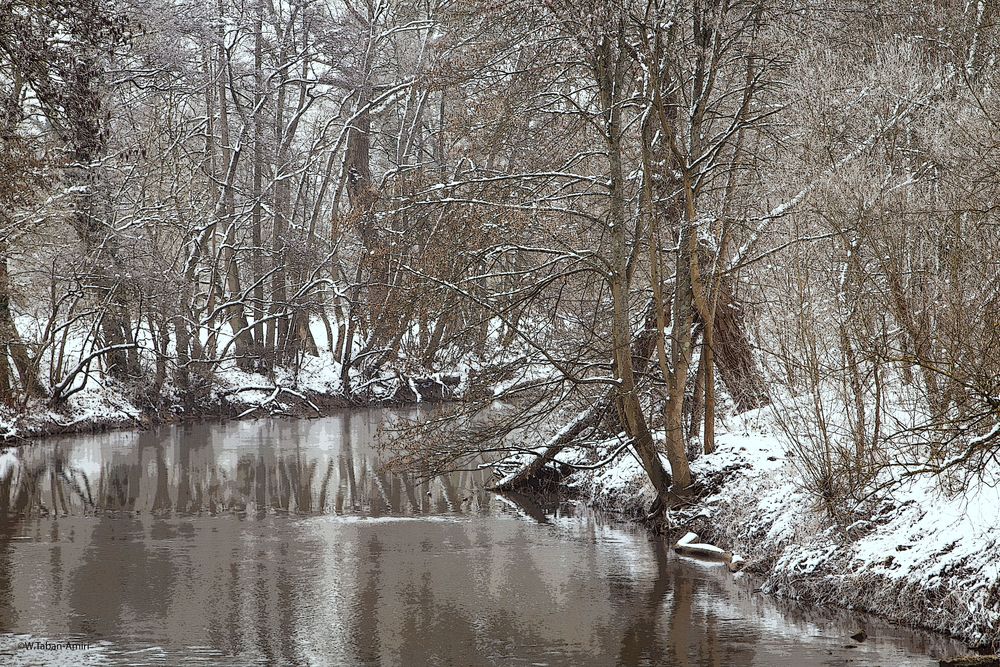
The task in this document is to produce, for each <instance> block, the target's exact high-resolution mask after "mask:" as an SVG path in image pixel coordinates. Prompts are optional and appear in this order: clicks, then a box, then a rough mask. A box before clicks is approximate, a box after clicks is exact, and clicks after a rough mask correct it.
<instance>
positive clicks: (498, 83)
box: [0, 0, 1000, 523]
mask: <svg viewBox="0 0 1000 667" xmlns="http://www.w3.org/2000/svg"><path fill="white" fill-rule="evenodd" d="M998 18H1000V16H998V11H997V7H996V5H994V4H993V3H988V2H984V1H979V2H974V1H965V2H962V1H951V0H933V1H931V0H927V1H926V2H915V3H911V4H910V5H908V6H906V7H903V6H901V5H900V4H899V3H896V2H850V1H839V0H819V1H816V2H801V1H800V0H585V1H576V0H572V1H571V0H543V1H540V0H509V1H505V2H489V1H486V0H267V1H265V0H218V2H204V1H198V2H192V1H189V0H174V1H173V2H169V3H157V2H148V1H147V0H73V1H72V2H71V1H69V0H50V1H42V0H4V1H3V2H2V4H0V137H2V142H0V428H4V429H6V431H7V436H8V437H16V436H17V435H18V434H19V433H20V434H30V432H31V424H32V419H38V418H39V416H40V415H42V416H46V418H47V419H50V420H53V421H55V422H56V423H63V422H65V421H71V420H75V421H81V420H82V421H85V420H86V419H88V418H90V417H92V416H93V414H95V413H101V412H102V411H104V412H107V411H109V410H110V411H114V410H118V411H120V412H122V411H123V413H124V414H127V415H132V418H133V419H135V418H136V417H135V415H148V416H153V417H154V418H155V419H158V420H160V419H163V420H165V419H170V418H172V417H174V416H178V415H185V414H192V415H194V414H206V413H209V412H211V411H212V410H214V409H217V408H218V405H219V403H220V402H226V401H230V402H231V401H233V400H235V399H236V397H239V396H244V397H254V396H255V397H257V398H255V399H253V401H252V402H251V403H249V404H247V405H248V407H247V410H246V411H245V412H246V413H250V412H256V413H257V414H261V413H267V412H270V411H280V410H282V409H284V408H287V407H288V405H287V403H295V404H299V405H308V406H311V407H312V408H315V409H317V410H319V408H317V407H316V405H315V401H317V400H318V398H317V397H319V396H328V397H332V396H336V397H339V398H341V399H343V400H345V401H349V402H354V403H375V402H384V401H397V402H405V401H411V402H412V401H419V400H422V399H426V398H428V396H431V395H433V396H434V397H436V398H450V399H456V400H453V401H449V402H448V404H447V405H445V407H443V408H442V409H443V410H444V414H443V415H436V416H435V417H434V418H433V419H430V420H425V421H424V422H422V423H419V424H414V425H413V427H412V428H411V429H407V430H405V431H404V433H405V435H404V437H402V438H396V439H391V440H392V441H391V442H390V443H389V444H388V447H389V448H390V450H391V451H392V453H393V455H394V458H393V465H395V466H402V467H405V468H409V469H414V470H420V471H422V472H423V473H426V474H428V475H430V474H435V473H442V472H447V471H450V470H456V469H467V468H469V467H470V466H472V467H475V466H478V465H483V464H482V461H483V460H484V457H485V460H487V461H489V462H494V461H496V460H497V459H501V458H504V457H505V456H507V455H510V454H513V455H514V459H513V460H520V461H521V462H522V463H525V465H523V466H522V467H521V468H520V469H518V470H516V471H515V472H512V473H510V474H508V475H507V477H505V478H503V479H501V480H500V482H499V484H500V486H504V485H506V486H514V485H518V484H523V483H526V482H528V481H530V480H529V478H532V477H537V476H538V475H539V474H540V472H542V470H543V468H545V467H546V466H547V465H548V464H550V463H551V462H552V461H553V460H554V458H555V457H556V455H557V454H558V453H559V452H560V451H561V450H562V449H563V448H564V447H566V446H568V445H570V444H580V443H585V442H586V443H591V445H592V444H593V443H594V442H596V441H597V440H601V438H604V440H605V441H606V440H607V438H617V440H615V442H616V443H617V444H616V445H615V447H614V448H612V450H608V451H605V450H601V449H600V448H599V447H598V448H595V447H593V446H592V447H591V449H592V450H593V452H594V453H593V455H592V456H591V458H590V460H589V461H588V462H587V464H586V465H589V466H591V467H592V468H595V469H596V468H598V467H600V465H599V464H601V463H602V462H608V461H609V460H610V459H613V458H614V457H615V456H618V455H619V454H620V453H621V452H622V450H628V451H630V452H631V453H632V455H633V456H634V457H635V460H636V461H638V462H639V463H640V464H641V467H642V470H643V472H644V473H645V476H646V478H647V479H648V483H649V484H650V485H651V486H652V489H653V490H654V492H655V493H654V495H655V497H654V498H653V499H652V501H651V505H650V506H649V507H647V508H646V510H648V511H649V513H651V514H652V515H657V514H659V513H661V512H663V511H664V510H665V509H666V508H670V507H674V506H677V505H678V504H682V503H683V502H684V497H685V496H687V495H690V494H692V493H697V492H698V489H699V484H700V483H701V480H699V479H698V476H697V475H695V474H693V473H692V462H693V461H696V460H697V459H698V458H699V456H701V455H702V454H706V453H712V452H713V451H714V450H715V449H716V446H717V429H718V428H719V425H720V424H724V423H726V420H727V419H730V420H731V419H733V418H735V417H737V416H739V415H741V414H744V413H747V412H748V411H753V410H761V409H768V410H770V412H771V414H773V416H774V421H775V429H777V430H778V431H780V433H781V434H783V436H784V437H785V439H786V441H787V442H788V443H789V447H790V451H791V452H792V453H794V454H795V456H796V464H795V465H796V469H797V471H798V473H799V474H800V476H801V479H800V482H801V486H802V487H803V488H804V489H806V490H807V491H808V493H809V495H810V497H811V498H812V499H813V500H814V502H815V503H816V505H817V506H819V507H820V508H821V509H822V510H823V511H824V512H826V513H827V514H828V515H829V516H830V517H831V518H833V519H835V520H845V521H847V523H850V516H851V515H852V513H856V512H857V511H858V507H860V506H861V504H863V503H864V502H867V501H870V500H871V499H872V498H874V497H878V495H879V494H880V493H882V492H884V491H885V490H886V489H887V488H890V487H892V486H894V485H898V484H900V483H901V482H902V481H903V480H905V479H908V478H911V477H915V476H928V477H932V478H934V479H935V480H936V482H935V483H936V484H937V485H938V486H939V487H940V488H941V489H942V490H943V491H944V492H945V493H957V492H960V491H962V490H965V489H968V488H970V486H973V485H976V484H981V483H990V482H991V481H993V480H994V476H995V475H996V473H997V460H996V459H997V454H998V453H1000V416H998V415H1000V223H998V210H997V209H998V202H1000V198H998V195H1000V91H998V90H997V83H998V81H1000V79H998V73H1000V69H998V63H997V52H998V47H1000V30H998V23H997V21H998ZM247 400H250V399H249V398H248V399H247ZM286 402H287V403H286ZM241 405H243V404H241ZM497 405H500V406H503V407H502V409H496V408H495V407H491V406H497ZM108 406H111V407H108ZM123 406H124V407H123ZM240 410H242V408H240ZM125 421H128V420H127V419H126V420H125ZM415 434H416V435H415ZM588 438H589V439H588ZM519 456H520V457H521V459H518V457H519ZM524 457H527V458H524ZM510 460H512V459H509V458H508V459H507V461H508V462H509V461H510ZM557 467H558V466H555V467H554V466H551V465H550V466H549V468H550V472H552V470H553V469H555V468H557ZM845 517H846V518H845Z"/></svg>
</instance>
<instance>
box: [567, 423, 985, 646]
mask: <svg viewBox="0 0 1000 667" xmlns="http://www.w3.org/2000/svg"><path fill="white" fill-rule="evenodd" d="M615 444H616V443H615V442H614V441H612V442H610V443H608V445H607V449H612V448H613V447H614V446H615ZM558 458H559V459H561V460H565V461H568V462H571V463H572V462H577V461H581V462H582V461H584V460H586V454H585V452H584V451H582V450H566V451H564V452H563V453H562V454H561V455H560V456H559V457H558ZM664 463H666V461H665V459H664ZM692 467H693V471H694V473H695V475H696V476H697V478H698V479H700V480H702V481H703V482H704V483H705V484H706V486H707V487H708V488H710V489H711V491H710V492H709V493H708V495H707V496H705V497H704V498H702V499H701V500H700V501H699V503H698V504H697V505H696V506H695V507H694V508H689V509H688V510H687V511H685V512H684V516H683V518H680V517H678V518H675V520H676V521H679V522H680V524H681V525H678V526H675V527H676V528H685V529H686V528H687V527H692V529H694V530H696V532H698V533H699V534H701V535H703V536H704V537H705V539H706V540H708V541H711V542H712V543H714V544H717V545H718V546H720V547H722V548H725V549H729V550H731V551H734V552H739V553H740V554H743V555H745V556H746V558H747V560H748V569H749V570H751V571H753V572H755V573H757V574H760V575H762V576H763V577H764V578H765V582H764V590H765V592H768V593H770V594H774V595H778V596H783V597H792V598H799V599H806V600H811V601H815V602H816V603H819V604H832V605H837V606H841V607H847V608H851V609H858V610H861V611H866V612H871V613H874V614H877V615H879V616H882V617H885V618H888V619H890V620H893V621H897V622H902V623H906V624H908V625H913V626H919V627H923V628H926V629H930V630H935V631H938V632H943V633H947V634H950V635H953V636H956V637H959V638H961V639H963V640H965V641H967V642H969V643H970V644H973V645H976V646H980V647H989V648H991V649H992V650H994V651H996V650H997V649H998V648H1000V489H997V488H989V487H988V486H985V485H980V486H978V487H976V488H973V489H971V490H969V491H968V492H966V493H965V494H963V495H960V496H957V497H948V496H946V495H945V494H943V493H942V492H941V491H940V489H939V488H938V486H937V483H936V481H935V480H934V479H931V478H917V479H914V480H912V481H910V482H908V483H907V485H905V486H903V487H901V488H899V489H897V490H895V491H894V492H893V493H892V494H891V496H890V497H889V498H887V499H885V500H883V501H882V502H881V503H879V504H878V505H876V506H874V507H873V508H871V509H869V510H867V511H866V512H867V513H866V514H865V515H864V516H859V517H858V520H857V521H855V522H854V523H853V524H851V525H849V526H838V525H835V524H834V523H833V522H832V521H830V520H828V519H827V518H826V517H825V516H824V515H823V514H822V512H820V511H819V510H818V509H817V508H816V506H815V504H814V502H813V500H812V498H811V497H810V496H809V494H807V493H806V492H805V491H804V490H803V489H802V488H801V484H800V477H799V474H798V472H797V471H796V469H795V465H794V456H790V455H789V452H788V450H787V448H786V447H785V445H784V443H783V442H782V440H781V438H779V437H778V436H777V435H775V433H774V432H773V431H772V430H771V429H770V428H769V427H768V425H767V415H766V411H760V412H759V413H748V414H747V415H745V416H743V417H742V418H738V419H731V420H730V423H729V429H728V431H727V432H725V433H722V434H720V436H719V437H718V448H717V451H716V452H714V453H713V454H710V455H706V456H701V457H700V458H698V459H697V460H696V461H695V462H694V463H693V464H692ZM568 483H569V485H570V486H573V487H576V488H577V489H578V490H580V491H582V492H583V493H585V494H587V495H588V496H589V498H590V499H591V502H592V503H593V504H594V505H595V506H598V507H601V508H604V509H609V510H613V511H618V512H624V513H627V514H629V515H631V516H638V515H639V514H640V513H641V512H642V511H643V508H646V507H649V503H650V502H651V501H652V497H653V494H652V489H651V487H650V485H649V484H648V482H646V480H645V476H644V473H643V470H642V468H641V467H640V465H639V464H638V462H637V461H636V460H635V458H634V457H633V456H631V455H630V454H628V453H625V454H623V455H622V456H620V457H619V458H618V459H616V460H615V461H614V462H613V463H612V464H611V465H609V466H607V467H606V468H603V469H601V470H598V471H593V472H591V471H580V472H577V473H575V474H574V475H572V476H571V477H570V478H569V480H568Z"/></svg>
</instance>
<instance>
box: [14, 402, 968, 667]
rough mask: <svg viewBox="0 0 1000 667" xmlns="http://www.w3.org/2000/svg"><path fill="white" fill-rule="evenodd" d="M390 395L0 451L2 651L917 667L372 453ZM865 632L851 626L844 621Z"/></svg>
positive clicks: (886, 632)
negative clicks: (371, 404)
mask: <svg viewBox="0 0 1000 667" xmlns="http://www.w3.org/2000/svg"><path fill="white" fill-rule="evenodd" d="M396 414H397V413H393V412H390V411H378V410H353V411H345V412H343V413H341V414H338V415H335V416H332V417H326V418H322V419H315V420H296V419H282V420H261V421H252V422H250V421H242V422H229V423H221V424H220V423H196V424H184V425H180V426H173V427H164V428H159V429H155V430H152V431H146V432H114V433H106V434H99V435H90V436H74V437H71V438H60V439H49V440H46V441H42V442H39V443H36V444H33V445H30V446H28V447H25V448H23V449H21V450H18V451H16V452H14V453H11V452H8V453H6V454H4V455H3V456H2V457H0V473H4V471H6V473H5V474H0V477H6V479H5V480H4V481H2V482H0V664H56V663H59V664H140V665H142V664H166V665H179V664H239V665H245V664H253V663H261V664H289V665H300V664H302V665H304V664H315V665H365V664H390V665H423V664H433V665H562V664H567V665H614V664H624V665H647V664H648V665H766V666H777V665H790V666H791V665H795V666H800V665H842V664H854V665H925V664H926V665H933V664H936V662H935V661H934V660H933V659H932V658H931V657H930V656H931V655H942V654H953V653H955V652H957V651H960V650H961V646H959V645H957V644H956V643H954V642H951V641H949V640H947V639H944V638H941V637H938V636H936V635H932V634H926V633H919V632H911V631H907V630H904V629H901V628H896V627H893V626H890V625H888V624H885V623H882V622H879V621H877V620H875V619H872V618H868V617H863V616H860V615H856V614H853V613H850V612H846V611H836V610H830V609H823V608H811V607H808V606H803V605H797V604H794V603H785V602H779V601H775V600H773V599H770V598H767V597H765V596H762V595H760V594H759V593H755V592H753V587H752V583H751V582H749V581H748V580H746V579H745V578H743V577H733V575H731V574H729V573H728V572H727V571H726V570H725V569H724V568H722V567H720V566H717V565H714V564H709V563H703V562H699V561H695V560H691V559H686V558H682V557H678V556H676V555H675V554H673V553H672V552H671V551H670V550H669V549H668V548H667V547H666V546H665V545H664V544H663V542H662V541H661V540H657V539H655V538H652V537H650V536H649V535H648V534H647V533H646V532H645V531H643V530H642V529H639V528H636V527H634V526H631V525H629V524H625V523H621V522H616V521H614V520H613V519H611V518H609V517H607V516H605V515H601V514H597V513H594V512H591V511H588V510H587V509H586V508H584V507H581V506H579V505H562V506H559V507H550V508H542V507H538V506H533V505H531V504H530V503H527V502H526V501H523V500H521V501H519V502H514V501H511V500H508V499H503V498H499V497H497V496H494V495H492V494H490V493H487V492H484V491H482V490H481V482H482V480H481V479H478V478H477V475H476V474H473V473H462V474H455V475H452V476H450V477H448V478H439V479H435V480H433V481H431V482H429V483H423V484H421V483H418V482H416V481H414V480H411V479H408V478H407V477H405V476H396V475H389V474H385V473H383V472H381V471H380V470H379V469H378V465H377V458H376V453H375V450H374V447H373V440H374V438H375V436H376V432H377V429H378V428H379V427H380V425H382V424H384V423H385V422H386V420H390V421H391V420H392V419H393V418H394V415H396ZM862 626H863V627H864V628H865V629H866V631H867V633H868V634H869V639H868V640H867V641H864V642H861V643H857V642H854V641H852V640H851V639H850V638H849V636H850V635H851V634H853V633H854V632H856V631H857V630H858V629H859V628H860V627H862Z"/></svg>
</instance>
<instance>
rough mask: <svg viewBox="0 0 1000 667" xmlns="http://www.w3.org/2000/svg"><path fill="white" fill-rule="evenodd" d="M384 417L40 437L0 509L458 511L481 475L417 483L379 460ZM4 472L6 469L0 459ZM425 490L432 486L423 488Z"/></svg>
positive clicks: (21, 456)
mask: <svg viewBox="0 0 1000 667" xmlns="http://www.w3.org/2000/svg"><path fill="white" fill-rule="evenodd" d="M379 421H380V416H379V415H376V414H372V415H369V414H364V415H360V416H356V415H351V414H350V413H345V414H344V415H341V416H336V417H333V418H328V419H322V420H312V421H310V420H264V421H259V422H231V423H225V424H184V425H180V426H174V427H168V428H161V429H156V430H153V431H147V432H116V433H105V434H96V435H91V436H76V437H73V438H71V439H58V440H54V441H49V442H40V443H38V444H36V445H33V446H30V447H26V448H23V449H21V450H16V452H12V453H10V454H7V455H6V456H7V458H8V459H10V460H9V461H6V463H5V464H4V460H3V459H0V465H6V466H7V468H8V469H9V471H10V474H9V475H8V477H7V479H6V480H0V513H3V515H4V516H7V517H8V518H12V519H19V518H21V519H23V518H30V517H38V516H47V515H49V514H50V513H52V512H55V513H58V514H62V515H82V514H90V513H93V512H125V513H129V512H150V513H153V514H157V515H161V514H164V513H168V512H176V513H180V514H197V513H203V512H207V513H210V514H214V513H219V512H237V513H244V512H245V513H250V514H258V513H262V512H279V513H297V514H313V513H329V512H335V513H338V514H339V513H345V512H347V513H364V514H370V515H373V516H382V515H394V514H424V513H427V512H430V511H442V510H446V511H452V512H462V511H467V510H469V509H470V508H471V509H475V508H476V507H479V506H480V505H481V504H483V503H487V502H488V496H486V495H485V494H482V493H473V492H472V490H473V489H478V488H479V487H480V486H481V481H482V480H481V478H482V476H483V475H484V474H485V473H483V472H463V473H455V474H453V475H451V476H448V477H444V478H440V479H437V480H433V481H432V482H430V483H429V484H428V483H417V482H416V481H414V480H413V479H412V478H411V477H410V476H409V475H398V474H390V473H387V472H385V471H383V470H381V469H380V467H379V465H378V462H377V457H376V453H375V448H374V438H375V436H376V430H377V428H378V425H379ZM0 470H2V468H0ZM428 492H430V493H428Z"/></svg>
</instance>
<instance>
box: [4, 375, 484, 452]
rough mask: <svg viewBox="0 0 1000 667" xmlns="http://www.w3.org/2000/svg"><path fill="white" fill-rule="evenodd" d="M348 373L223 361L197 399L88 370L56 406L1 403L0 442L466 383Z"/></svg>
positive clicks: (421, 394)
mask: <svg viewBox="0 0 1000 667" xmlns="http://www.w3.org/2000/svg"><path fill="white" fill-rule="evenodd" d="M230 366H231V365H230ZM354 375H356V374H355V373H352V387H353V389H354V393H353V394H352V395H351V396H350V397H348V396H346V395H345V393H344V391H343V386H342V382H341V373H340V365H339V364H338V363H336V362H335V361H332V360H331V359H330V358H328V357H308V358H306V359H305V360H303V362H302V365H301V366H300V367H299V368H298V369H296V370H295V371H294V372H293V371H292V370H290V369H283V368H278V369H275V373H274V376H273V377H265V376H264V375H262V374H258V373H246V372H243V371H240V370H238V369H236V368H235V367H229V368H223V369H220V370H218V371H217V372H215V373H214V374H213V376H212V384H211V387H210V388H209V389H208V390H207V391H204V392H203V395H202V396H201V397H200V398H199V399H198V400H195V401H192V400H190V398H189V397H188V400H185V397H184V396H182V395H181V394H180V392H179V391H178V390H177V388H176V387H174V386H173V385H171V384H169V383H167V384H166V385H164V387H163V388H162V390H161V394H160V395H157V396H153V397H146V400H140V399H139V398H137V397H136V396H135V390H134V388H130V387H126V386H123V385H120V384H119V383H117V382H115V381H114V380H112V379H110V378H107V377H104V376H102V375H98V374H94V375H93V376H92V377H88V378H87V381H86V383H85V384H84V385H83V386H82V388H81V389H80V390H79V391H77V392H75V393H73V395H72V396H71V397H69V398H67V399H66V400H65V401H64V402H62V403H61V404H60V405H58V406H53V405H51V404H50V403H49V401H48V400H47V399H45V398H39V399H33V400H31V401H30V402H29V403H28V404H27V405H24V406H16V407H10V406H4V405H2V404H0V442H2V441H5V440H9V441H17V440H20V439H24V438H32V437H40V436H45V435H54V434H61V433H86V432H93V431H102V430H109V429H115V428H134V427H147V426H151V425H153V424H159V423H168V422H174V421H181V420H185V419H197V418H224V419H231V418H242V417H260V416H267V415H302V416H315V415H319V414H322V413H323V412H325V411H327V410H329V409H334V408H340V407H347V406H352V405H402V404H414V403H420V402H423V401H439V400H443V399H448V398H451V397H453V396H457V395H459V394H460V393H461V392H462V391H464V390H465V387H464V386H463V382H464V380H465V378H466V377H467V374H463V375H458V374H447V373H435V374H429V375H426V376H407V375H404V374H401V373H396V372H393V371H391V370H386V371H385V372H383V373H381V374H380V375H379V376H377V377H375V378H370V379H368V380H367V381H365V382H361V381H359V380H358V378H356V377H353V376H354Z"/></svg>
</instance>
